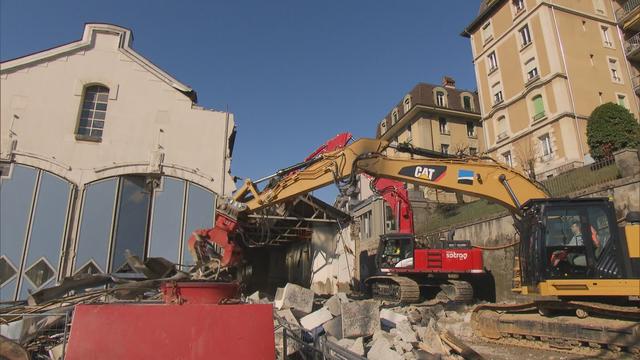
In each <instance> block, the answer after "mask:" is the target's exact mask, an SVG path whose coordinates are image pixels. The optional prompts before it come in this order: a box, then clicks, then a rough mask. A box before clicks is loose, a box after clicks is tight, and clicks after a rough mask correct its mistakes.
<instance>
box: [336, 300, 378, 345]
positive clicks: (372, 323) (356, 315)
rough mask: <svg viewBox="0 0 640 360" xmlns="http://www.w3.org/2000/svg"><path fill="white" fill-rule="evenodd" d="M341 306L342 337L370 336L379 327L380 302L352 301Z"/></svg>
mask: <svg viewBox="0 0 640 360" xmlns="http://www.w3.org/2000/svg"><path fill="white" fill-rule="evenodd" d="M341 306H342V308H341V313H342V336H343V337H346V338H355V337H360V336H370V335H373V333H374V332H375V331H376V330H378V329H380V309H379V306H380V304H379V303H378V302H377V301H374V300H362V301H354V302H349V303H342V304H341Z"/></svg>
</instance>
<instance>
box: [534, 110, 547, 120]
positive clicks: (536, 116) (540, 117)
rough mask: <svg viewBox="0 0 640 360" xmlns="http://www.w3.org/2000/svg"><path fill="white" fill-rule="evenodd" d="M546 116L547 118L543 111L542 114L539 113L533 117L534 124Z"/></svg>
mask: <svg viewBox="0 0 640 360" xmlns="http://www.w3.org/2000/svg"><path fill="white" fill-rule="evenodd" d="M545 116H546V114H545V112H544V111H541V112H539V113H537V114H535V115H533V121H534V122H536V121H538V120H540V119H542V118H544V117H545Z"/></svg>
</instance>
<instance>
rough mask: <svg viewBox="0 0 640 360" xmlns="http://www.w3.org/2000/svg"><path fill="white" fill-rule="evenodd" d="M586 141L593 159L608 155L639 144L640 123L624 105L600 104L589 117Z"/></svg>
mask: <svg viewBox="0 0 640 360" xmlns="http://www.w3.org/2000/svg"><path fill="white" fill-rule="evenodd" d="M587 143H588V144H589V148H590V149H591V156H593V157H594V158H595V159H598V160H599V159H603V158H606V157H610V156H612V155H613V153H614V152H615V151H618V150H620V149H624V148H635V147H637V146H638V144H640V125H638V122H637V121H636V119H635V117H634V116H633V114H631V113H630V112H629V110H627V109H626V108H625V107H623V106H620V105H618V104H614V103H610V102H609V103H606V104H602V105H600V106H598V107H597V108H595V109H594V110H593V112H592V113H591V116H590V117H589V121H588V123H587Z"/></svg>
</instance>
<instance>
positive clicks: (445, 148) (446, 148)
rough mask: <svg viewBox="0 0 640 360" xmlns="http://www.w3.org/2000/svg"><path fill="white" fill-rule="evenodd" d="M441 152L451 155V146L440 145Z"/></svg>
mask: <svg viewBox="0 0 640 360" xmlns="http://www.w3.org/2000/svg"><path fill="white" fill-rule="evenodd" d="M440 152H441V153H443V154H449V144H442V145H440Z"/></svg>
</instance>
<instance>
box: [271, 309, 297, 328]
mask: <svg viewBox="0 0 640 360" xmlns="http://www.w3.org/2000/svg"><path fill="white" fill-rule="evenodd" d="M276 314H277V315H278V316H279V317H281V318H283V319H284V320H285V321H286V322H288V323H289V324H290V325H291V326H300V323H298V319H296V317H295V316H294V315H293V313H292V312H291V310H289V309H284V310H279V311H276Z"/></svg>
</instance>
